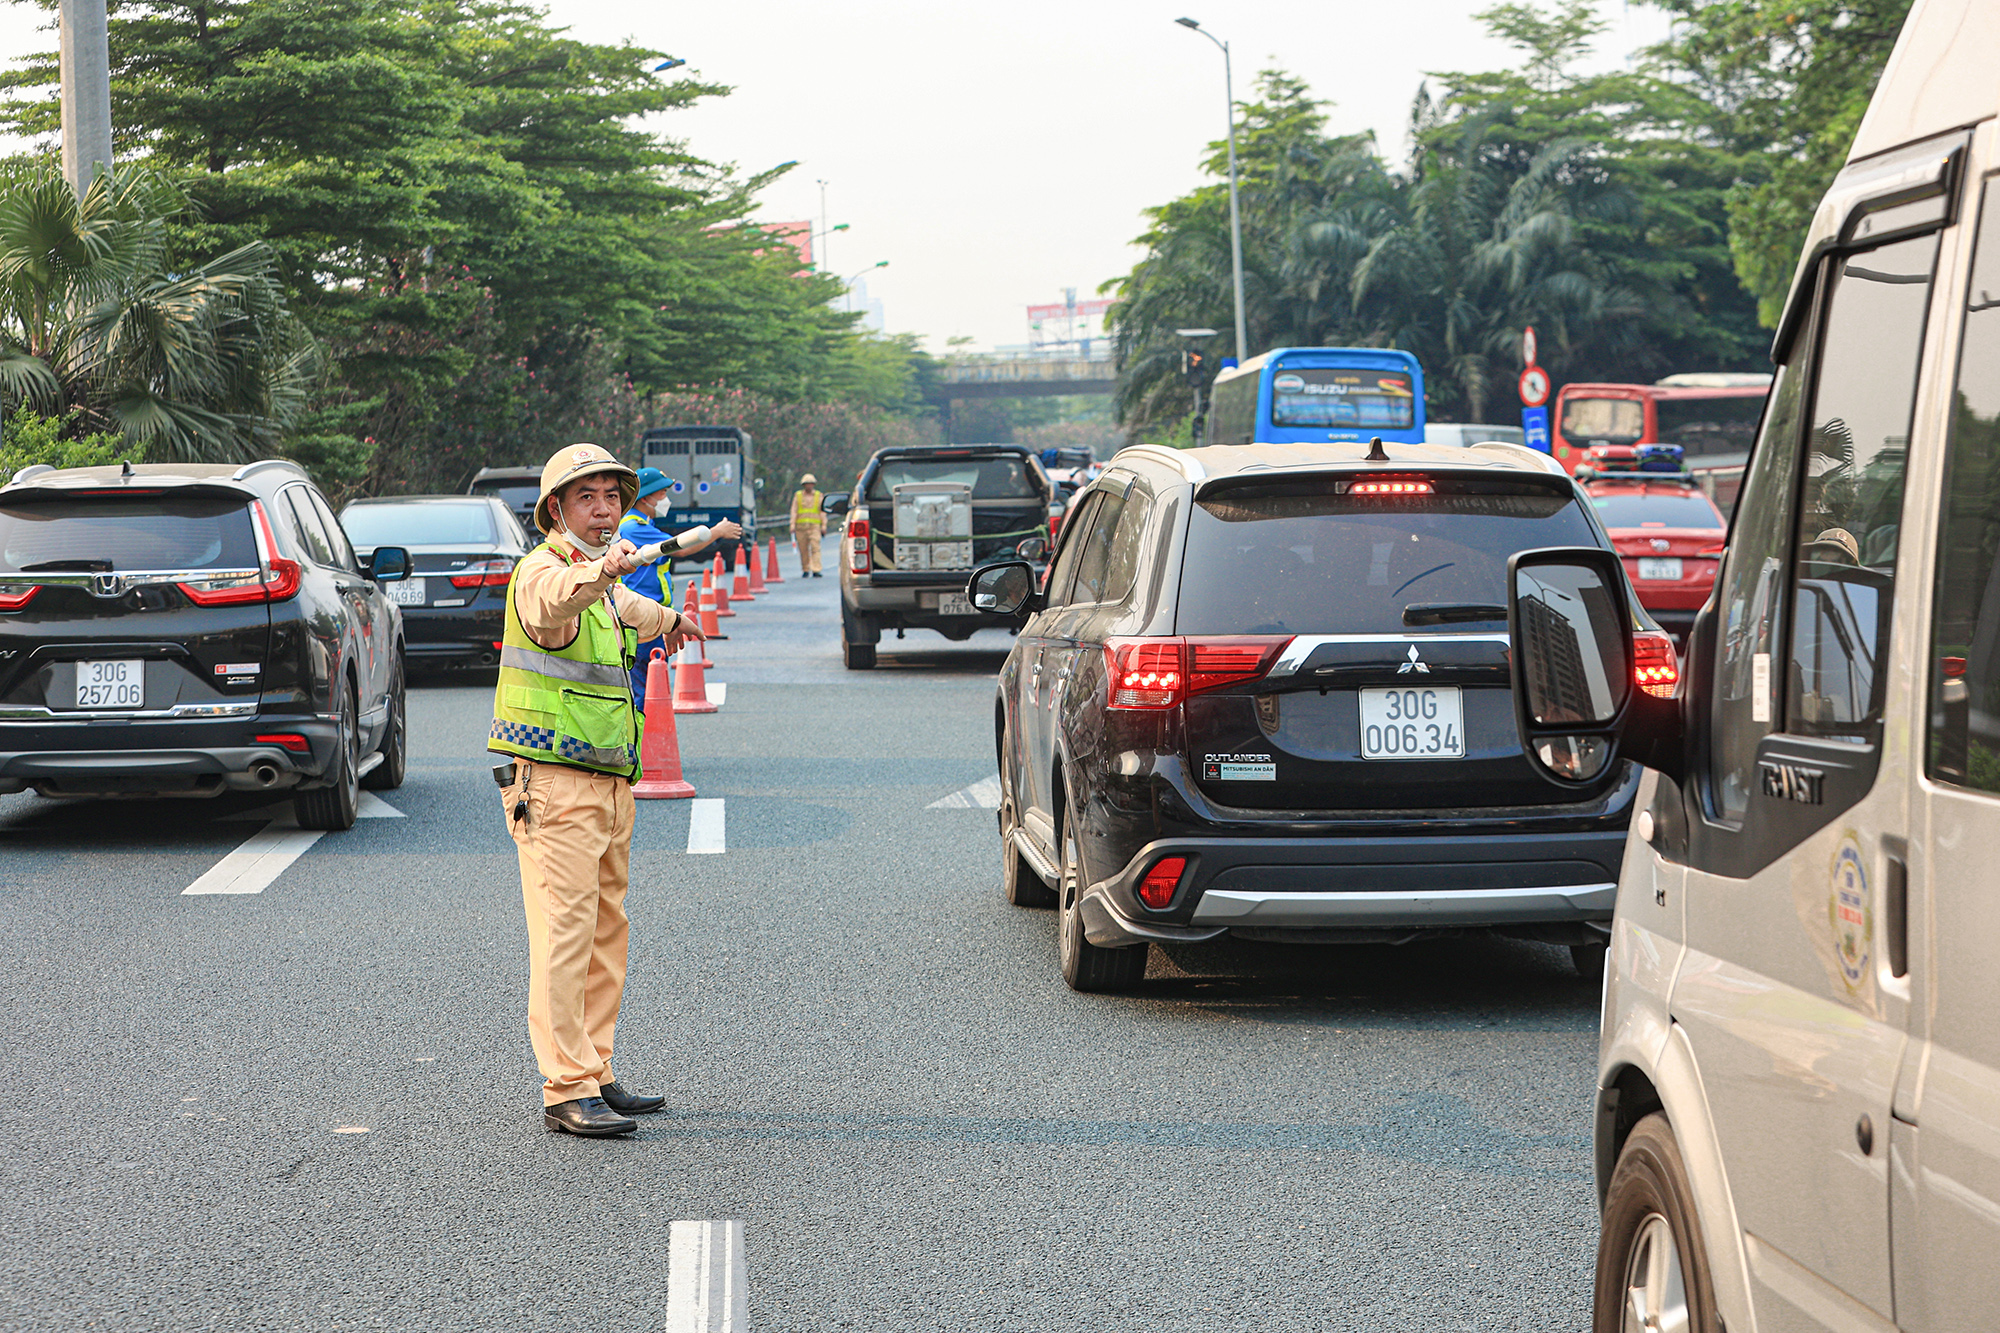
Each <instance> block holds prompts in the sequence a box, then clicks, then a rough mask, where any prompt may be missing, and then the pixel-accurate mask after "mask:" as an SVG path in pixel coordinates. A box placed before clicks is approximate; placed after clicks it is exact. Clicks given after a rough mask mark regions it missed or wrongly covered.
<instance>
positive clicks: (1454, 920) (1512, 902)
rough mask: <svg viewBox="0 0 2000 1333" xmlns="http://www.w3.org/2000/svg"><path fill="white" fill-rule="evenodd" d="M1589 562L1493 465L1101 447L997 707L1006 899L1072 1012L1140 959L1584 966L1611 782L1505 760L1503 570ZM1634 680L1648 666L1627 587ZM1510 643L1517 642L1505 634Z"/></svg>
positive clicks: (1345, 448) (1545, 465)
mask: <svg viewBox="0 0 2000 1333" xmlns="http://www.w3.org/2000/svg"><path fill="white" fill-rule="evenodd" d="M1548 546H1595V547H1599V548H1601V549H1604V550H1610V549H1611V543H1610V539H1609V538H1608V537H1607V536H1606V534H1605V532H1604V530H1603V529H1602V527H1601V526H1600V525H1599V524H1598V522H1597V520H1596V518H1595V517H1594V516H1593V515H1592V514H1591V512H1590V507H1589V506H1588V505H1587V504H1586V503H1584V502H1583V499H1582V497H1581V496H1580V495H1579V493H1578V491H1577V489H1576V486H1575V484H1574V483H1573V482H1572V481H1571V480H1570V478H1569V477H1567V476H1565V475H1564V474H1563V473H1562V471H1561V469H1560V467H1559V466H1558V465H1557V464H1555V463H1553V462H1552V461H1551V460H1549V459H1548V457H1547V456H1546V455H1542V454H1537V453H1535V452H1533V451H1531V450H1529V449H1526V448H1524V447H1522V446H1520V445H1511V444H1480V445H1475V446H1473V447H1471V448H1442V447H1432V446H1428V445H1407V444H1398V445H1390V446H1388V447H1387V449H1386V450H1385V449H1384V448H1383V446H1382V445H1381V444H1380V442H1379V441H1378V442H1376V443H1375V444H1374V445H1373V447H1372V449H1371V447H1370V446H1368V445H1359V444H1302V445H1269V444H1253V445H1243V446H1222V447H1211V448H1204V449H1191V450H1173V449H1164V448H1156V447H1151V446H1142V447H1139V448H1133V449H1127V450H1125V451H1123V452H1122V453H1120V454H1119V455H1118V456H1117V457H1116V458H1115V459H1113V460H1112V462H1111V465H1110V466H1109V467H1108V468H1107V469H1106V471H1105V473H1104V474H1103V475H1102V476H1101V477H1100V478H1098V480H1096V481H1095V482H1093V483H1092V484H1091V485H1090V486H1089V487H1088V488H1086V489H1085V490H1084V491H1083V492H1082V493H1080V494H1079V495H1078V497H1077V499H1076V501H1075V502H1074V503H1073V504H1072V506H1071V509H1070V518H1069V519H1068V521H1067V522H1065V523H1064V525H1063V531H1062V537H1061V544H1060V545H1059V547H1058V548H1057V550H1056V552H1055V556H1054V559H1053V561H1052V562H1051V564H1050V566H1049V573H1048V577H1047V579H1046V582H1045V583H1044V584H1043V586H1041V587H1039V588H1038V587H1037V586H1036V582H1035V579H1034V575H1033V571H1032V569H1031V567H1030V566H1029V565H1028V564H1027V563H1026V562H1023V561H1004V562H999V563H994V564H990V565H987V566H985V567H984V568H982V569H980V570H979V571H977V572H976V573H975V574H974V575H973V577H972V578H971V580H970V581H969V583H968V585H967V598H968V600H970V601H971V602H972V604H973V605H974V606H975V607H976V608H978V609H979V610H981V611H985V612H988V613H990V614H994V615H1000V616H1020V615H1026V616H1027V623H1026V625H1025V626H1024V627H1023V628H1022V630H1021V631H1020V635H1019V638H1018V640H1017V642H1016V643H1015V646H1014V649H1013V651H1012V652H1011V653H1010V654H1009V655H1008V658H1007V661H1006V663H1005V664H1004V665H1003V666H1002V668H1001V671H1000V678H999V692H998V697H997V699H996V700H995V702H994V716H993V722H994V731H995V739H996V741H997V743H998V749H999V761H1000V787H1001V795H1000V811H999V815H1000V838H1001V847H1000V851H1001V864H1002V872H1003V882H1004V887H1005V891H1006V893H1007V896H1008V897H1009V898H1010V899H1011V900H1012V901H1013V902H1015V903H1016V904H1019V905H1022V906H1054V907H1056V908H1058V910H1059V911H1060V913H1061V919H1060V927H1059V930H1058V937H1059V940H1060V950H1061V964H1062V974H1063V977H1064V979H1065V980H1066V981H1067V982H1068V983H1069V984H1070V985H1071V986H1073V987H1075V988H1076V989H1079V990H1113V989H1118V988H1121V987H1125V986H1129V985H1131V984H1133V983H1134V982H1136V981H1138V980H1139V979H1140V977H1142V976H1143V975H1144V972H1145V967H1146V955H1147V950H1148V947H1149V945H1150V944H1152V943H1153V942H1156V941H1161V942H1172V941H1183V942H1196V941H1202V940H1212V939H1216V938H1218V937H1220V936H1223V935H1225V934H1226V935H1234V936H1237V937H1239V938H1248V939H1257V940H1275V941H1296V942H1302V943H1303V942H1314V941H1325V942H1359V941H1365V940H1379V941H1384V942H1402V941H1406V940H1411V939H1415V938H1418V937H1420V936H1423V935H1426V934H1436V933H1451V932H1460V931H1498V932H1502V933H1506V934H1512V935H1518V936H1524V937H1527V938H1531V939H1538V940H1543V941H1546V942H1550V943H1557V944H1567V945H1569V946H1571V949H1572V953H1573V954H1574V956H1575V959H1576V963H1577V967H1578V969H1579V970H1580V971H1582V972H1584V973H1585V974H1586V975H1588V974H1591V973H1593V972H1595V971H1598V970H1601V968H1602V966H1603V957H1604V944H1605V941H1606V939H1607V938H1608V925H1609V922H1610V920H1611V912H1612V905H1613V902H1614V899H1615V897H1616V891H1617V882H1618V871H1619V866H1620V863H1621V862H1622V860H1623V858H1624V851H1625V830H1626V825H1627V823H1628V821H1629V820H1630V818H1631V814H1632V801H1633V796H1634V792H1635V790H1636V788H1637V786H1638V781H1639V770H1638V768H1637V767H1636V766H1635V765H1632V764H1630V763H1627V762H1624V761H1622V760H1621V761H1619V762H1617V763H1615V764H1606V763H1605V762H1604V760H1603V756H1602V755H1601V754H1599V753H1597V752H1595V751H1587V750H1579V752H1578V753H1577V754H1575V755H1573V756H1571V757H1570V758H1571V761H1572V762H1571V766H1570V767H1571V776H1573V777H1574V778H1575V779H1576V780H1575V781H1573V782H1571V783H1570V784H1569V785H1568V786H1558V785H1557V784H1556V783H1555V782H1553V781H1551V780H1549V779H1547V778H1545V777H1543V776H1542V775H1541V772H1540V770H1539V769H1538V768H1537V767H1536V766H1534V765H1533V764H1531V763H1530V762H1529V760H1528V756H1527V755H1526V754H1525V753H1524V752H1523V750H1522V748H1521V747H1522V742H1521V739H1520V736H1519V732H1518V730H1517V727H1516V720H1515V702H1514V697H1513V691H1512V689H1511V687H1510V685H1509V678H1508V657H1509V649H1510V637H1509V629H1508V622H1507V605H1506V604H1507V600H1508V599H1507V595H1506V594H1507V587H1506V584H1507V576H1508V574H1507V571H1508V561H1509V558H1510V557H1511V556H1513V555H1514V554H1515V553H1517V552H1519V551H1523V550H1528V549H1533V548H1538V547H1548ZM1593 595H1596V596H1602V597H1624V598H1625V599H1626V600H1627V602H1628V604H1629V605H1630V607H1631V612H1632V615H1631V620H1632V623H1633V624H1634V625H1635V626H1637V627H1638V628H1637V630H1636V632H1635V636H1634V637H1635V642H1634V645H1633V654H1632V660H1633V661H1634V662H1635V664H1636V665H1635V670H1636V673H1637V675H1638V677H1639V683H1640V684H1641V685H1642V686H1643V687H1645V688H1647V689H1650V690H1653V691H1655V692H1664V693H1669V694H1670V693H1671V692H1672V690H1673V689H1674V683H1675V680H1676V678H1677V666H1676V663H1675V659H1674V654H1673V645H1672V643H1671V641H1670V640H1668V638H1667V637H1666V635H1665V634H1663V633H1661V632H1659V630H1658V627H1657V625H1655V624H1654V623H1653V622H1652V621H1651V620H1650V619H1649V618H1647V617H1646V615H1645V612H1644V611H1643V610H1641V609H1640V608H1639V606H1638V603H1637V600H1636V599H1635V598H1633V597H1632V595H1631V591H1630V589H1629V587H1628V588H1618V589H1612V588H1602V589H1595V590H1593ZM1523 632H1537V631H1536V627H1533V626H1529V627H1526V628H1524V630H1523Z"/></svg>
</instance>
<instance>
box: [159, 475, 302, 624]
mask: <svg viewBox="0 0 2000 1333" xmlns="http://www.w3.org/2000/svg"><path fill="white" fill-rule="evenodd" d="M250 518H251V526H252V527H253V528H254V530H255V531H256V534H257V561H258V564H259V566H260V568H259V569H258V570H257V572H256V573H254V574H226V575H222V576H220V577H217V578H212V579H189V580H188V581H187V582H185V583H179V584H176V585H175V586H176V587H178V588H179V589H180V590H181V591H182V592H183V593H186V594H187V599H188V600H189V601H190V602H193V603H194V604H195V605H196V606H235V605H239V604H241V603H244V602H282V601H284V600H285V599H286V598H288V597H291V596H294V595H296V594H297V592H298V590H299V583H300V581H301V580H302V579H303V578H304V577H305V571H304V570H303V569H301V568H300V567H299V562H298V561H296V560H287V559H285V557H283V556H281V555H279V554H278V541H277V538H275V537H273V536H272V535H271V520H270V519H269V518H267V517H266V516H265V514H264V502H263V501H262V500H252V501H251V502H250Z"/></svg>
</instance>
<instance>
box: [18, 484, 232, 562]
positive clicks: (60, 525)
mask: <svg viewBox="0 0 2000 1333" xmlns="http://www.w3.org/2000/svg"><path fill="white" fill-rule="evenodd" d="M256 567H257V539H256V536H255V535H254V534H253V533H252V531H251V528H250V511H249V507H248V504H247V503H246V502H245V501H243V500H241V499H231V498H228V497H223V496H200V495H185V496H177V495H161V496H138V495H134V496H105V497H103V498H96V497H93V498H91V499H88V500H85V499H74V500H28V499H22V500H17V501H15V502H13V503H11V504H7V505H0V574H110V573H116V572H121V571H123V572H132V573H136V572H139V571H142V570H155V571H172V570H182V569H255V568H256Z"/></svg>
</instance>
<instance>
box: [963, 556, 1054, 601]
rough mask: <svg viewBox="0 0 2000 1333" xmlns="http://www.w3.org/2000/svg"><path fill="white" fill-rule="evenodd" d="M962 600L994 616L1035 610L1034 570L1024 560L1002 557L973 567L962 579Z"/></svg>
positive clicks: (1037, 599) (1038, 599)
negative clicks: (965, 577) (978, 566)
mask: <svg viewBox="0 0 2000 1333" xmlns="http://www.w3.org/2000/svg"><path fill="white" fill-rule="evenodd" d="M1029 540H1031V541H1032V540H1033V538H1030V539H1029ZM965 600H967V601H968V602H971V603H972V606H973V609H974V610H975V611H984V612H986V613H988V614H989V615H996V616H1014V615H1019V614H1021V613H1022V612H1023V611H1034V610H1038V609H1039V606H1038V603H1039V601H1040V598H1039V597H1038V596H1037V594H1036V592H1035V571H1034V570H1033V569H1032V568H1031V567H1030V566H1029V564H1028V562H1027V561H1025V560H1003V561H1001V562H1000V563H999V564H996V565H986V566H984V567H982V568H980V569H975V570H973V571H972V577H971V578H969V579H967V580H966V582H965Z"/></svg>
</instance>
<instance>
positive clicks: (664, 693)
mask: <svg viewBox="0 0 2000 1333" xmlns="http://www.w3.org/2000/svg"><path fill="white" fill-rule="evenodd" d="M672 689H673V682H672V679H671V676H670V673H669V672H668V670H667V653H666V650H665V649H663V648H655V649H654V650H653V658H652V660H651V661H650V662H648V663H646V697H647V698H648V699H650V700H654V701H656V702H655V703H654V704H653V706H652V707H651V708H649V709H647V710H646V731H645V734H644V735H642V736H640V737H639V780H638V781H637V782H635V783H633V784H632V795H633V796H634V797H636V798H638V799H639V800H642V801H661V800H665V801H678V800H683V799H685V798H687V797H689V796H692V795H694V784H693V783H692V782H689V781H688V780H687V779H686V778H684V777H682V776H681V742H680V737H679V736H677V735H675V734H674V709H673V708H672V707H671V706H669V707H664V708H663V707H661V706H660V705H659V703H658V702H657V701H658V700H661V699H665V698H668V697H669V694H670V693H671V691H672Z"/></svg>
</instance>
